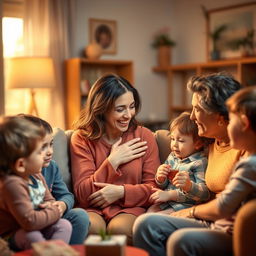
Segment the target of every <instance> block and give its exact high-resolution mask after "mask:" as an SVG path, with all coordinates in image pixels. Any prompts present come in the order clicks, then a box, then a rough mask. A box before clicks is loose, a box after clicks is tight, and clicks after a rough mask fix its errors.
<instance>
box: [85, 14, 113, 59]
mask: <svg viewBox="0 0 256 256" xmlns="http://www.w3.org/2000/svg"><path fill="white" fill-rule="evenodd" d="M89 41H90V43H95V42H96V43H98V44H99V45H101V47H102V53H103V54H116V52H117V22H116V21H115V20H105V19H94V18H90V19H89Z"/></svg>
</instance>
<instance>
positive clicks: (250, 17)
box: [206, 2, 256, 60]
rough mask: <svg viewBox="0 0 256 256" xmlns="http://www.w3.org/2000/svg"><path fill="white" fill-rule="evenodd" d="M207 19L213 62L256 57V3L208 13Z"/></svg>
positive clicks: (208, 50)
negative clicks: (215, 60)
mask: <svg viewBox="0 0 256 256" xmlns="http://www.w3.org/2000/svg"><path fill="white" fill-rule="evenodd" d="M206 16H207V35H208V36H207V56H208V59H209V60H214V59H233V58H241V57H249V56H254V55H255V44H256V41H255V29H256V2H249V3H244V4H238V5H233V6H227V7H222V8H219V9H213V10H208V11H207V15H206ZM214 54H215V55H214ZM216 54H217V55H216Z"/></svg>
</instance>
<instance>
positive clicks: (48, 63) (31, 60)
mask: <svg viewBox="0 0 256 256" xmlns="http://www.w3.org/2000/svg"><path fill="white" fill-rule="evenodd" d="M7 65H8V66H7V77H6V84H7V88H10V89H11V88H12V89H18V88H22V89H25V88H29V89H30V92H31V102H30V109H29V113H30V114H33V112H35V113H36V115H38V111H37V107H36V103H35V97H34V94H35V92H34V89H36V88H40V89H41V88H52V87H54V86H55V73H54V66H53V61H52V59H51V58H48V57H17V58H10V59H8V63H7Z"/></svg>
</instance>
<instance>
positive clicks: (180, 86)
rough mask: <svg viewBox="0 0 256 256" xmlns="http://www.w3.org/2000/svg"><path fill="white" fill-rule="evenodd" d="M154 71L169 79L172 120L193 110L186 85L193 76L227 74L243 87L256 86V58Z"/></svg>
mask: <svg viewBox="0 0 256 256" xmlns="http://www.w3.org/2000/svg"><path fill="white" fill-rule="evenodd" d="M153 71H154V72H156V73H159V74H163V75H164V76H166V78H167V86H168V96H167V97H168V104H169V105H168V112H169V119H170V120H171V119H172V118H174V117H175V116H177V115H178V114H180V113H181V112H183V111H186V110H191V94H190V93H189V92H188V91H187V86H186V84H187V81H188V79H189V78H190V77H191V76H193V75H201V74H210V73H215V72H227V73H230V74H232V75H233V76H234V77H235V78H236V79H237V80H238V81H239V82H241V83H242V85H243V86H251V85H256V58H241V59H233V60H221V61H209V62H205V63H191V64H183V65H172V66H166V67H154V68H153Z"/></svg>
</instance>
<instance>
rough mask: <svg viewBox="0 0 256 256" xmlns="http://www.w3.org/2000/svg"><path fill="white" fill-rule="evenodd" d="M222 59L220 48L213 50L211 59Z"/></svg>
mask: <svg viewBox="0 0 256 256" xmlns="http://www.w3.org/2000/svg"><path fill="white" fill-rule="evenodd" d="M219 59H220V52H219V51H218V50H212V51H211V60H219Z"/></svg>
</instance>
